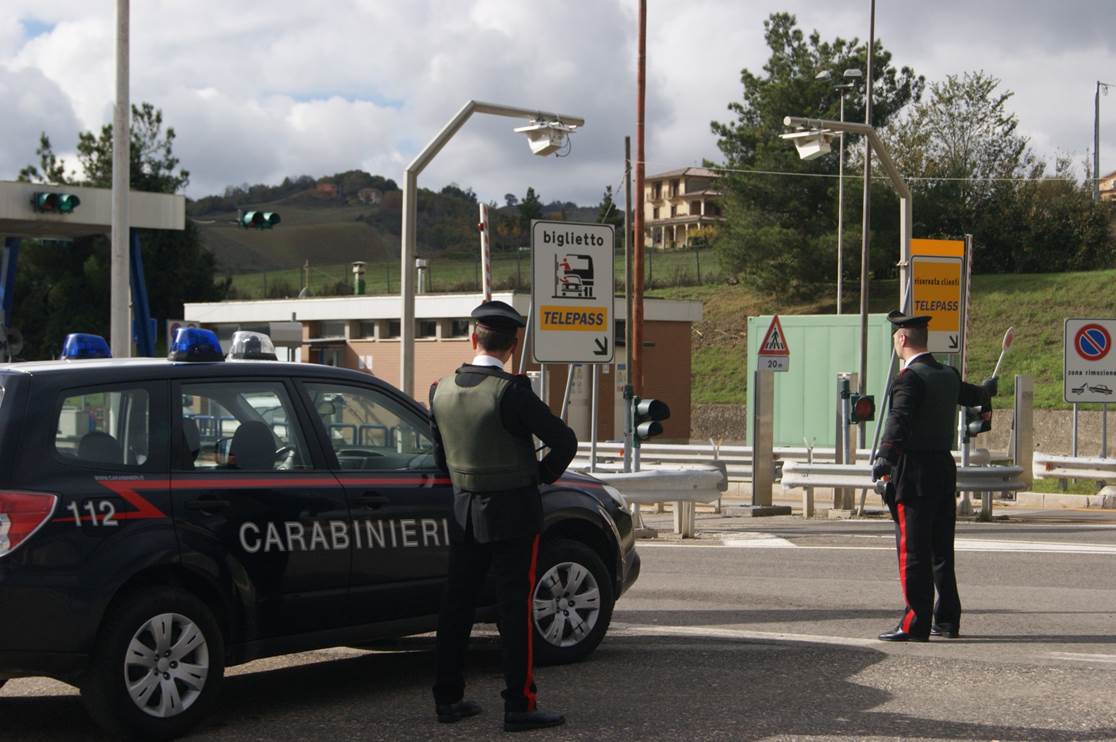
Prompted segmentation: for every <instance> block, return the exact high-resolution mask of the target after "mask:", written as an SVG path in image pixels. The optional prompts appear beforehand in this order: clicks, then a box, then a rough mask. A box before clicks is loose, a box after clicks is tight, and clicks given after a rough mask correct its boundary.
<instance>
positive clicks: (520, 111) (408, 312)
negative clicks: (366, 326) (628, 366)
mask: <svg viewBox="0 0 1116 742" xmlns="http://www.w3.org/2000/svg"><path fill="white" fill-rule="evenodd" d="M474 113H487V114H491V115H493V116H509V117H512V118H526V119H536V120H539V121H559V122H561V123H563V124H567V125H569V126H584V125H585V119H582V118H579V117H577V116H567V115H566V114H563V113H550V112H547V111H540V110H539V109H537V108H516V107H513V106H502V105H499V104H496V103H482V102H480V101H475V100H471V101H469V102H468V103H466V104H465V105H464V106H462V107H461V110H460V111H458V112H457V114H456V115H455V116H454V117H453V118H452V119H450V121H449V123H447V124H446V125H445V126H444V127H443V128H442V130H441V131H440V132H438V134H437V136H435V137H434V138H433V139H432V140H430V143H429V144H427V145H426V147H425V148H424V149H423V150H422V151H421V152H419V154H418V156H416V157H415V159H414V160H412V161H411V164H410V165H408V166H407V170H406V171H405V173H404V178H403V225H402V229H401V230H400V232H401V235H400V241H401V243H402V245H401V248H402V249H401V251H400V253H401V258H400V260H401V265H400V287H399V298H400V302H401V304H402V306H401V307H400V312H399V314H400V319H399V345H400V349H399V388H400V389H402V390H403V392H404V393H405V394H407V395H408V396H410V397H414V392H415V374H414V370H415V252H416V250H415V228H416V224H417V221H418V176H419V173H421V172H422V171H423V170H424V169H425V168H426V166H427V165H429V164H430V161H431V160H433V159H434V157H435V155H437V154H438V153H439V152H441V151H442V147H444V146H446V143H447V142H449V140H450V139H452V138H453V135H454V134H456V133H457V130H458V129H460V128H461V127H462V126H464V125H465V122H466V121H468V120H469V117H470V116H472V115H473V114H474ZM528 331H530V328H528Z"/></svg>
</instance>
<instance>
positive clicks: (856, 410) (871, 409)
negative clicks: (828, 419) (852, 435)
mask: <svg viewBox="0 0 1116 742" xmlns="http://www.w3.org/2000/svg"><path fill="white" fill-rule="evenodd" d="M875 419H876V398H875V397H873V396H872V395H871V394H850V395H849V425H859V424H860V423H867V422H871V421H873V420H875Z"/></svg>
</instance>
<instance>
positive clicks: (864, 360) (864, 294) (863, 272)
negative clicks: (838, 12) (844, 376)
mask: <svg viewBox="0 0 1116 742" xmlns="http://www.w3.org/2000/svg"><path fill="white" fill-rule="evenodd" d="M869 5H870V8H871V10H870V11H869V22H868V60H867V63H866V66H865V70H866V74H865V75H864V125H865V126H867V127H869V128H871V126H872V57H873V52H875V47H876V0H870V3H869ZM873 133H874V130H873ZM871 226H872V151H871V149H865V151H864V213H863V215H862V216H861V234H860V393H861V394H866V393H867V389H868V247H869V243H870V242H871V240H870V237H869V235H870V230H871ZM901 285H903V286H906V283H905V282H901ZM900 306H905V305H902V304H901V305H900ZM866 433H867V428H866V426H864V425H862V426H860V445H861V446H863V445H864V444H865V443H866V442H867V438H866Z"/></svg>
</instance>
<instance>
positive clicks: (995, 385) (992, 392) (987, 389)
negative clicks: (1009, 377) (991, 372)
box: [980, 376, 1000, 398]
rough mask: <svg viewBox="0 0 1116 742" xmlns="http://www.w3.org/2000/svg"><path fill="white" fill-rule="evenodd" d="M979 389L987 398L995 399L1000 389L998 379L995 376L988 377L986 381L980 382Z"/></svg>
mask: <svg viewBox="0 0 1116 742" xmlns="http://www.w3.org/2000/svg"><path fill="white" fill-rule="evenodd" d="M980 388H981V389H983V390H984V393H985V394H987V395H988V396H989V398H991V397H995V396H996V394H997V393H998V392H999V388H1000V386H999V379H997V378H996V377H995V376H989V377H988V378H987V379H985V380H984V381H982V382H980Z"/></svg>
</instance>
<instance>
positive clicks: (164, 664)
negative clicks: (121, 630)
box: [124, 613, 209, 719]
mask: <svg viewBox="0 0 1116 742" xmlns="http://www.w3.org/2000/svg"><path fill="white" fill-rule="evenodd" d="M208 675H209V646H208V644H207V643H206V641H205V635H204V634H203V633H202V631H201V629H200V628H198V625H197V624H195V623H194V622H193V621H191V620H190V619H189V618H187V617H186V616H183V615H182V614H180V613H160V614H159V615H157V616H153V617H151V618H149V619H148V620H147V621H145V622H144V623H143V625H142V626H140V628H139V629H138V630H137V631H136V633H135V634H134V635H133V636H132V641H131V642H129V644H128V651H127V652H126V654H125V656H124V685H125V687H126V688H127V689H128V695H129V696H130V697H131V699H132V702H133V703H135V704H136V707H137V708H139V709H140V710H141V711H143V712H144V713H145V714H147V715H148V716H154V717H155V718H158V719H167V718H170V717H173V716H177V715H179V714H181V713H182V712H184V711H186V709H188V708H190V707H191V706H192V705H194V703H195V702H196V701H197V700H198V698H199V697H200V696H201V693H202V690H203V689H204V688H205V681H206V678H207V677H208Z"/></svg>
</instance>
